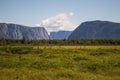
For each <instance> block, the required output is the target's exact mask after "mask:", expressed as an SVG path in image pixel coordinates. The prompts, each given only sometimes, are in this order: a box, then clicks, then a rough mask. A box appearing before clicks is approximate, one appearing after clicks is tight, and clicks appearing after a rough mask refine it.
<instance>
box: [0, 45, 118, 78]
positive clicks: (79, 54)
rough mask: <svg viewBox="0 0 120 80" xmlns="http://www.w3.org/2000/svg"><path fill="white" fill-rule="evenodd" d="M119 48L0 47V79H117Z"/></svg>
mask: <svg viewBox="0 0 120 80" xmlns="http://www.w3.org/2000/svg"><path fill="white" fill-rule="evenodd" d="M119 75H120V47H119V46H6V47H5V46H1V47H0V80H120V76H119Z"/></svg>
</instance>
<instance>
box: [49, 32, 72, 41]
mask: <svg viewBox="0 0 120 80" xmlns="http://www.w3.org/2000/svg"><path fill="white" fill-rule="evenodd" d="M71 33H72V31H58V32H51V33H50V39H53V40H63V39H67V38H68V37H69V35H70V34H71Z"/></svg>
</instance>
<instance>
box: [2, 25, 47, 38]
mask: <svg viewBox="0 0 120 80" xmlns="http://www.w3.org/2000/svg"><path fill="white" fill-rule="evenodd" d="M23 37H24V38H25V39H27V40H41V39H49V36H48V33H47V31H46V30H45V29H44V28H43V27H27V26H23V25H17V24H6V23H0V39H2V38H5V39H23Z"/></svg>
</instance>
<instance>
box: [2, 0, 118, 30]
mask: <svg viewBox="0 0 120 80" xmlns="http://www.w3.org/2000/svg"><path fill="white" fill-rule="evenodd" d="M70 13H73V15H72V16H70V15H69V14H70ZM60 14H65V15H66V16H67V19H69V20H70V21H71V22H72V23H74V24H75V25H79V24H80V23H81V22H84V21H91V20H105V21H106V20H107V21H113V22H120V0H0V21H1V22H7V23H16V24H22V25H27V26H35V25H36V24H41V23H43V21H44V20H47V21H48V20H50V21H51V20H53V19H51V18H54V17H55V16H57V15H60ZM59 17H60V16H59ZM49 18H50V19H49ZM67 19H66V20H67ZM54 20H56V19H54ZM47 26H49V25H47ZM50 26H51V25H50ZM46 28H48V27H46ZM51 29H52V28H51Z"/></svg>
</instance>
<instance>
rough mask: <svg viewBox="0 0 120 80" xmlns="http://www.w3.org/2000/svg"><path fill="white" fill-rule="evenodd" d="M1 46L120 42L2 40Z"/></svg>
mask: <svg viewBox="0 0 120 80" xmlns="http://www.w3.org/2000/svg"><path fill="white" fill-rule="evenodd" d="M0 45H1V46H5V45H13V46H17V45H26V46H27V45H28V46H29V45H30V46H35V45H39V46H43V45H120V40H65V39H64V40H25V39H22V40H9V39H0Z"/></svg>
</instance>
